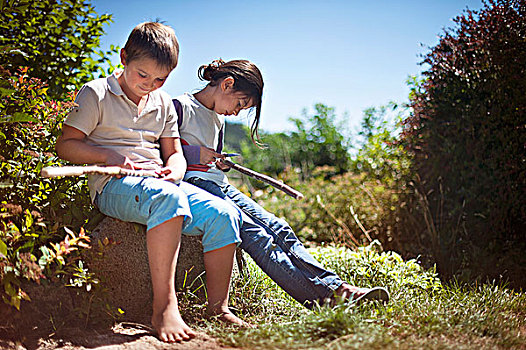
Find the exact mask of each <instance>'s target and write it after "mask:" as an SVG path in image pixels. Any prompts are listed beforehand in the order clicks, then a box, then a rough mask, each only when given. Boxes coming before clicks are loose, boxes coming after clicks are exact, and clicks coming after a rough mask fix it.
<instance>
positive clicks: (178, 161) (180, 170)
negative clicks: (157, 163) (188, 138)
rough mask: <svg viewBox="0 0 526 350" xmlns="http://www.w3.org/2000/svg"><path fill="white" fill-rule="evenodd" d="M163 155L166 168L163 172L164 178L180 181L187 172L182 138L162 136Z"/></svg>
mask: <svg viewBox="0 0 526 350" xmlns="http://www.w3.org/2000/svg"><path fill="white" fill-rule="evenodd" d="M159 142H160V144H161V153H162V155H163V161H164V168H163V169H161V174H162V175H164V180H168V181H172V182H175V183H178V182H179V181H181V180H182V179H183V177H184V173H185V172H186V160H185V158H184V155H183V148H182V147H181V140H180V139H179V138H177V137H162V138H161V139H160V140H159Z"/></svg>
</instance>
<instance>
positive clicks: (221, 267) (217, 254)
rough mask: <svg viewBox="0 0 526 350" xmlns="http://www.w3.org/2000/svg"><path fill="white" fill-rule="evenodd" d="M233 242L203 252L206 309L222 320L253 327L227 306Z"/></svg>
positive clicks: (233, 249)
mask: <svg viewBox="0 0 526 350" xmlns="http://www.w3.org/2000/svg"><path fill="white" fill-rule="evenodd" d="M235 250H236V245H235V244H229V245H227V246H225V247H222V248H219V249H216V250H212V251H209V252H206V253H204V262H205V270H206V286H207V290H208V309H207V313H208V314H209V315H210V316H219V319H220V320H221V321H224V322H228V323H233V324H237V325H240V326H243V327H253V326H252V325H251V324H249V323H247V322H245V321H243V320H241V319H240V318H239V317H237V316H236V315H234V314H233V313H232V311H230V309H229V308H228V293H229V288H230V279H231V277H232V268H233V265H234V253H235Z"/></svg>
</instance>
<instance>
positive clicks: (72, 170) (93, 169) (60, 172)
mask: <svg viewBox="0 0 526 350" xmlns="http://www.w3.org/2000/svg"><path fill="white" fill-rule="evenodd" d="M222 162H223V163H225V164H226V165H228V166H229V167H231V168H232V169H235V170H237V171H239V172H240V173H243V174H245V175H248V176H251V177H253V178H255V179H257V180H260V181H263V182H266V183H268V184H269V185H272V186H274V187H275V188H277V189H278V190H281V191H283V192H285V193H286V194H288V195H289V196H291V197H293V198H295V199H303V198H304V197H305V196H304V195H303V194H302V193H301V192H299V191H296V190H295V189H293V188H292V187H290V186H288V185H286V184H284V183H283V182H281V181H278V180H276V179H273V178H271V177H270V176H267V175H264V174H261V173H258V172H256V171H254V170H251V169H248V168H245V167H244V166H241V165H239V164H236V163H233V162H232V161H230V160H228V159H223V160H222ZM86 174H100V175H112V176H115V175H122V176H145V177H159V175H158V174H157V173H156V172H155V171H153V170H132V169H124V168H121V167H118V166H100V165H90V166H75V165H71V166H61V167H45V168H43V169H42V171H41V172H40V175H41V176H42V177H59V176H81V175H86Z"/></svg>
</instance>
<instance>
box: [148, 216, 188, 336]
mask: <svg viewBox="0 0 526 350" xmlns="http://www.w3.org/2000/svg"><path fill="white" fill-rule="evenodd" d="M182 224H183V217H182V216H179V217H176V218H173V219H171V220H169V221H166V222H164V223H162V224H160V225H158V226H156V227H154V228H152V229H151V230H148V232H147V233H146V242H147V245H148V260H149V263H150V273H151V277H152V286H153V315H152V325H153V326H154V327H155V329H156V330H157V333H158V335H159V339H161V340H162V341H165V342H180V341H182V340H189V339H191V338H193V337H195V335H196V334H195V333H194V331H193V330H192V329H190V327H188V326H187V325H186V323H185V322H184V321H183V319H182V318H181V314H180V313H179V306H178V303H177V296H176V294H175V267H176V264H177V256H178V254H179V247H180V243H181V229H182Z"/></svg>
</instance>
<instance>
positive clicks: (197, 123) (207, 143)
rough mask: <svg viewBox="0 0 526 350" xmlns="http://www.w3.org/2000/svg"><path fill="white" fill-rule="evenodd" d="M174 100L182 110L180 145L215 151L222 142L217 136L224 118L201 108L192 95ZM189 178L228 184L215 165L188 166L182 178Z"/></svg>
mask: <svg viewBox="0 0 526 350" xmlns="http://www.w3.org/2000/svg"><path fill="white" fill-rule="evenodd" d="M176 99H177V100H179V102H181V107H182V110H183V121H182V123H181V124H180V126H179V134H180V135H181V143H182V144H183V145H184V144H188V145H191V146H204V147H208V148H211V149H214V150H217V149H218V146H219V142H222V141H221V139H220V137H219V134H220V132H221V129H223V128H224V126H225V118H224V116H222V115H220V114H217V113H216V112H214V111H213V110H211V109H208V108H206V107H205V106H203V105H202V104H201V103H200V102H199V101H198V100H197V99H196V98H195V97H194V96H193V95H192V94H189V93H185V94H184V95H181V96H178V97H176ZM221 148H222V145H221ZM191 177H198V178H201V179H204V180H210V181H213V182H215V183H217V184H226V183H228V178H227V177H226V175H225V173H224V172H223V171H222V170H220V169H218V168H217V167H216V166H215V164H209V165H207V166H203V165H198V164H197V165H192V164H189V165H188V169H187V172H186V175H185V177H184V178H185V179H189V178H191Z"/></svg>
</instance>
